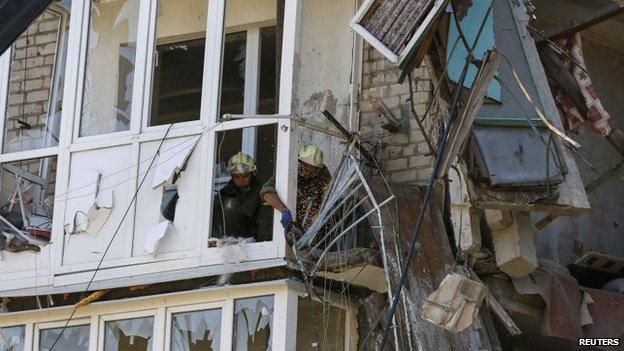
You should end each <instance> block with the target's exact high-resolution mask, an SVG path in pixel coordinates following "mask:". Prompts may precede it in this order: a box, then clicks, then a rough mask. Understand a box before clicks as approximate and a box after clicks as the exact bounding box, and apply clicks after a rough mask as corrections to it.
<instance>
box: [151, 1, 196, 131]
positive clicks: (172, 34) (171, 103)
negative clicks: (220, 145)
mask: <svg viewBox="0 0 624 351" xmlns="http://www.w3.org/2000/svg"><path fill="white" fill-rule="evenodd" d="M207 9H208V0H192V1H175V0H161V1H158V11H157V19H156V52H155V53H154V55H155V56H154V60H155V61H154V77H153V88H152V111H151V118H150V123H149V125H151V126H154V125H161V124H169V123H180V122H186V121H193V120H197V119H199V113H200V105H201V92H202V79H203V71H204V70H203V68H204V48H205V44H206V12H207Z"/></svg>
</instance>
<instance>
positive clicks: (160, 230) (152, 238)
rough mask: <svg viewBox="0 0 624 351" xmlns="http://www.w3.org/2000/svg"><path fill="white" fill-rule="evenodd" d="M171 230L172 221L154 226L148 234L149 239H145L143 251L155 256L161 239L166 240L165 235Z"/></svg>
mask: <svg viewBox="0 0 624 351" xmlns="http://www.w3.org/2000/svg"><path fill="white" fill-rule="evenodd" d="M170 228H171V222H170V221H163V222H160V223H158V224H156V225H154V226H153V227H152V228H151V229H150V231H149V233H148V234H147V237H146V238H145V243H144V246H143V251H145V252H147V253H148V254H151V255H154V254H155V253H156V250H157V249H158V243H159V242H160V239H162V238H164V237H165V235H167V233H168V232H169V229H170Z"/></svg>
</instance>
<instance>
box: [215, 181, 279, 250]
mask: <svg viewBox="0 0 624 351" xmlns="http://www.w3.org/2000/svg"><path fill="white" fill-rule="evenodd" d="M263 184H264V183H263V182H261V181H260V180H258V178H256V176H253V177H252V180H251V183H250V184H249V187H248V188H247V189H244V190H243V189H240V188H239V187H237V186H236V185H234V182H232V181H231V180H230V181H229V182H228V183H227V185H226V186H225V187H223V189H221V190H220V191H219V194H217V196H215V198H214V201H215V205H214V210H213V217H212V218H213V219H212V223H213V225H212V237H216V238H219V237H224V236H234V237H245V238H249V237H253V238H254V239H255V240H256V241H268V240H271V239H272V233H273V230H272V229H273V208H272V207H271V206H269V205H267V204H264V201H263V200H262V198H261V197H260V191H261V190H262V186H263Z"/></svg>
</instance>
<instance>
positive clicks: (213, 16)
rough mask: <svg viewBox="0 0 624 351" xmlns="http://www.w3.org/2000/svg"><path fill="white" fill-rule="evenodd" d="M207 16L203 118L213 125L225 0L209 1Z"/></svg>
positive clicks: (219, 77)
mask: <svg viewBox="0 0 624 351" xmlns="http://www.w3.org/2000/svg"><path fill="white" fill-rule="evenodd" d="M206 17H207V21H208V23H207V24H206V49H205V53H204V77H203V81H202V96H201V120H202V121H203V123H204V124H207V125H213V124H215V123H216V122H217V113H218V111H219V100H220V96H219V95H220V94H219V92H220V90H221V89H220V86H221V61H222V52H223V32H224V28H223V24H224V22H225V0H211V1H209V2H208V16H206Z"/></svg>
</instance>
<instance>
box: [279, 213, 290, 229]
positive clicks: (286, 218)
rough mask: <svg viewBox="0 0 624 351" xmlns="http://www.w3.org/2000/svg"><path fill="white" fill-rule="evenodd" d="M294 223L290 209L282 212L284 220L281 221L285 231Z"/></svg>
mask: <svg viewBox="0 0 624 351" xmlns="http://www.w3.org/2000/svg"><path fill="white" fill-rule="evenodd" d="M292 222H293V218H292V213H290V210H289V209H285V210H284V211H283V212H282V219H280V223H281V224H282V227H283V228H284V229H288V226H289V225H290V224H291V223H292Z"/></svg>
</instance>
